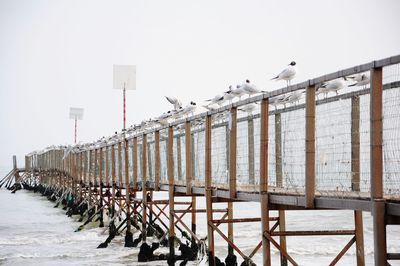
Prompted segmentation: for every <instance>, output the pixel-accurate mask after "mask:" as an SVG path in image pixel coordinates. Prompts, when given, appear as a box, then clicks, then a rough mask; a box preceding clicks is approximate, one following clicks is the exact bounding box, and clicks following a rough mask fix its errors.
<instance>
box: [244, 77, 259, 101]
mask: <svg viewBox="0 0 400 266" xmlns="http://www.w3.org/2000/svg"><path fill="white" fill-rule="evenodd" d="M241 88H242V89H243V90H244V92H245V93H247V94H248V95H249V97H250V96H251V95H253V94H256V93H261V91H260V90H259V89H257V88H256V86H255V85H253V84H251V83H250V80H248V79H246V82H245V83H243V84H242V86H241Z"/></svg>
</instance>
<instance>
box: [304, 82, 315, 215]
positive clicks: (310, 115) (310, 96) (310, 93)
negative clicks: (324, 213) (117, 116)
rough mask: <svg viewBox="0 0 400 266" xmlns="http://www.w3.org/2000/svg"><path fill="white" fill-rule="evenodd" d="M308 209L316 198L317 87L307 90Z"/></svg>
mask: <svg viewBox="0 0 400 266" xmlns="http://www.w3.org/2000/svg"><path fill="white" fill-rule="evenodd" d="M305 145H306V204H305V207H306V208H310V209H312V208H314V197H315V86H314V85H313V86H310V87H308V88H307V90H306V143H305Z"/></svg>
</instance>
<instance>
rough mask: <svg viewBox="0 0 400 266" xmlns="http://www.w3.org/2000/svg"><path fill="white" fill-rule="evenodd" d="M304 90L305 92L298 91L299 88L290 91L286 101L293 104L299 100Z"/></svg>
mask: <svg viewBox="0 0 400 266" xmlns="http://www.w3.org/2000/svg"><path fill="white" fill-rule="evenodd" d="M304 92H305V91H299V90H297V91H294V92H292V93H291V94H289V96H288V97H287V102H288V103H295V104H297V103H298V102H299V101H300V100H301V97H302V96H303V93H304Z"/></svg>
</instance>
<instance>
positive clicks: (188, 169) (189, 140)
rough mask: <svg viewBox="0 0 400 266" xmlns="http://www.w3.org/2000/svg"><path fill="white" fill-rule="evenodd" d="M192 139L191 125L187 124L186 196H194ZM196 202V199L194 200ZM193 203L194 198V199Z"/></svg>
mask: <svg viewBox="0 0 400 266" xmlns="http://www.w3.org/2000/svg"><path fill="white" fill-rule="evenodd" d="M192 152H193V151H192V138H191V124H190V122H186V123H185V160H186V162H185V167H186V169H185V171H186V194H187V195H191V194H192V186H193V168H192ZM194 201H195V202H196V198H194ZM192 202H193V198H192Z"/></svg>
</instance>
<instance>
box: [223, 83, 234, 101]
mask: <svg viewBox="0 0 400 266" xmlns="http://www.w3.org/2000/svg"><path fill="white" fill-rule="evenodd" d="M223 97H224V101H229V104H231V103H232V100H233V99H234V98H235V97H236V95H235V94H234V93H233V90H232V85H231V86H229V90H228V91H226V92H225V93H224V96H223Z"/></svg>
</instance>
